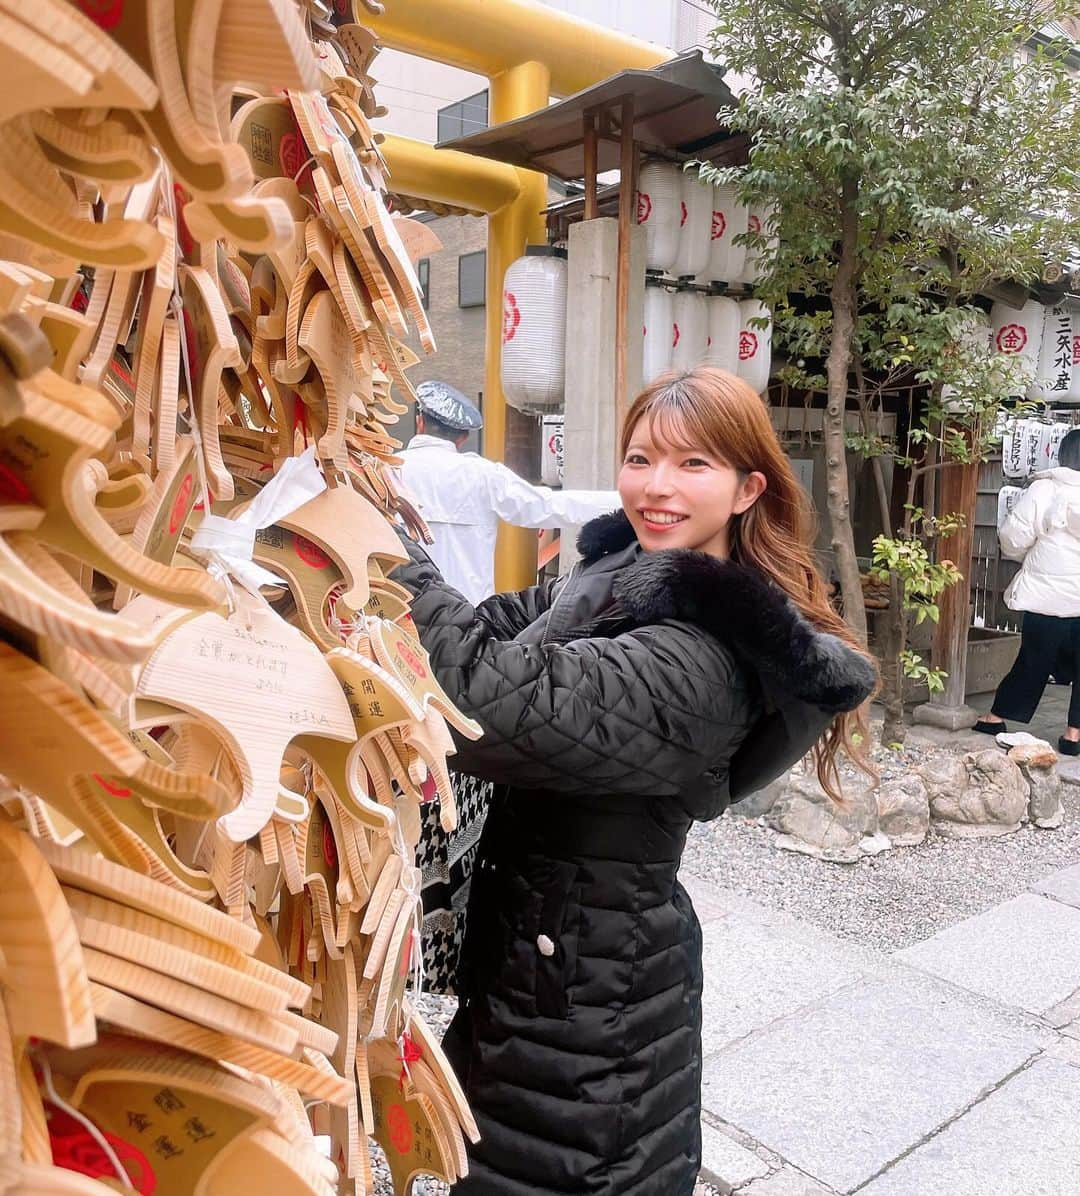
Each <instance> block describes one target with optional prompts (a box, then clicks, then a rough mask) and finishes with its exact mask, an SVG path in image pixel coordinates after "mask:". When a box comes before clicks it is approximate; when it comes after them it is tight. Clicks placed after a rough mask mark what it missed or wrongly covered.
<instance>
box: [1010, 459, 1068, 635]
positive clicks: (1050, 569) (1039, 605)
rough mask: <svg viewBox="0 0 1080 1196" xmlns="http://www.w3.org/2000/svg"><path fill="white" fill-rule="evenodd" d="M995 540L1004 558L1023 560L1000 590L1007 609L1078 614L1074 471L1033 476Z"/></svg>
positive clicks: (1060, 617) (1058, 469)
mask: <svg viewBox="0 0 1080 1196" xmlns="http://www.w3.org/2000/svg"><path fill="white" fill-rule="evenodd" d="M998 536H999V538H1000V540H1001V550H1002V552H1003V553H1004V555H1005V556H1007V557H1010V558H1011V559H1012V560H1014V561H1022V562H1023V564H1022V565H1021V566H1020V572H1019V573H1018V574H1017V575H1016V576H1015V577H1014V578H1013V579H1012V581H1011V582H1010V583H1009V588H1008V589H1007V590H1006V591H1005V602H1006V603H1007V605H1008V606H1009V607H1010V608H1011V609H1012V610H1029V611H1034V612H1036V613H1037V614H1040V615H1054V616H1056V617H1057V618H1059V619H1062V618H1075V617H1077V616H1080V471H1078V470H1075V469H1066V468H1064V467H1059V468H1057V469H1049V470H1047V471H1046V472H1045V473H1040V474H1039V475H1037V480H1036V481H1034V482H1032V484H1031V485H1030V486H1029V487H1028V488H1027V489H1026V490H1025V491H1024V493H1023V494H1022V495H1021V496H1020V498H1019V500H1018V501H1017V503H1016V506H1015V507H1013V509H1012V511H1010V512H1009V516H1008V518H1007V519H1006V520H1005V522H1004V523H1003V524H1002V525H1001V530H1000V531H999V532H998Z"/></svg>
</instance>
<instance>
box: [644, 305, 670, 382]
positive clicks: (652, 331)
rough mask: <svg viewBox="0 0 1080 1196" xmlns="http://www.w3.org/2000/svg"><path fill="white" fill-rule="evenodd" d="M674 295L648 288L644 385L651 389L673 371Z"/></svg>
mask: <svg viewBox="0 0 1080 1196" xmlns="http://www.w3.org/2000/svg"><path fill="white" fill-rule="evenodd" d="M674 309H675V296H674V295H673V294H672V293H671V292H670V291H669V290H666V289H665V288H664V287H646V288H645V327H644V328H643V330H642V331H643V332H644V334H645V352H644V356H643V359H642V367H641V374H642V382H643V383H644V384H645V385H646V386H648V385H649V383H650V382H654V381H655V380H656V379H657V378H659V377H660V375H661V374H663V373H666V372H667V371H668V370H669V369H671V342H672V340H673V339H674V330H675V316H674Z"/></svg>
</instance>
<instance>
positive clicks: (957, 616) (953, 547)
mask: <svg viewBox="0 0 1080 1196" xmlns="http://www.w3.org/2000/svg"><path fill="white" fill-rule="evenodd" d="M978 485H979V462H978V461H973V462H972V463H971V464H970V465H960V464H956V465H946V466H944V467H943V468H942V470H941V477H940V479H939V486H938V511H939V513H940V514H942V515H953V514H956V515H963V517H964V526H963V527H962V528H960V530H959V531H957V532H956V533H954V534H953V535H951V536H948V537H947V538H945V539H943V540H942V541H941V543H940V545H939V547H938V560H939V561H943V560H949V561H952V562H953V564H954V565H955V566H956V567H957V569H959V570H960V572H961V574H962V575H963V577H962V580H961V581H958V582H957V583H956V584H955V585H952V586H949V588H948V589H947V590H945V591H944V593H943V594H942V600H941V607H940V609H941V617H940V619H939V620H938V625H937V631H936V633H935V635H934V647H933V652H932V653H931V663H932V664H933V667H934V668H936V669H944V670H945V672H946V673H947V674H948V675H947V677H946V678H945V689H944V691H943V692H942V693H939V694H931V696H930V701H929V702H927V703H925V704H924V705H922V706H919V707H917V708H916V709H915V712H914V715H913V717H914V720H915V722H917V723H929V724H930V725H932V726H937V727H947V728H948V729H949V730H951V731H958V730H960V729H962V728H963V727H969V726H971V725H972V723H973V722H974V721H975V718H976V712H975V710H974V709H972V707H970V706H968V705H967V703H966V702H965V701H964V698H965V696H966V693H967V638H968V628H969V627H970V625H971V552H972V547H973V545H974V542H975V501H976V497H977V491H978Z"/></svg>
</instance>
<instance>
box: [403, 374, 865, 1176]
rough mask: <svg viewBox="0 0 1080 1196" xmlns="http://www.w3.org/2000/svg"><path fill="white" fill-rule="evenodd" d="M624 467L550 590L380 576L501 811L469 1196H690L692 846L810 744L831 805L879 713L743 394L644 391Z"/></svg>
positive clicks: (469, 955) (477, 987) (720, 386)
mask: <svg viewBox="0 0 1080 1196" xmlns="http://www.w3.org/2000/svg"><path fill="white" fill-rule="evenodd" d="M622 454H623V465H622V469H621V472H620V475H619V493H620V497H621V499H622V503H623V510H622V511H621V512H618V513H616V514H614V515H608V516H603V517H601V518H600V519H597V520H594V521H593V522H592V523H590V524H588V525H586V527H585V529H584V531H583V532H582V535H581V538H580V540H579V548H580V549H581V554H582V557H583V561H582V563H581V564H580V565H578V566H576V567H575V569H574V570H573V572H572V573H571V574H570V576H569V577H568V578H566V579H563V580H561V581H557V582H553V583H549V584H547V585H544V586H539V587H536V588H533V589H529V590H524V591H522V592H521V593H519V594H501V595H495V596H494V597H492V598H489V599H487V600H486V601H485V602H483V603H482V604H481V605H480V606H479V607H477V608H475V609H474V608H473V607H472V606H470V605H469V604H468V603H467V602H466V601H465V600H464V599H462V598H461V597H460V595H458V594H456V593H455V592H454V591H453V590H451V589H449V588H448V587H447V586H446V585H445V584H444V583H443V582H442V580H441V578H440V577H439V576H438V573H437V572H436V571H435V569H434V567H433V566H432V565H431V564H430V562H427V561H426V559H424V558H423V554H422V553H420V552H419V550H416V549H415V548H413V549H412V550H411V551H412V552H413V557H414V560H413V563H412V564H411V565H406V566H403V567H402V568H401V569H400V570H399V571H398V573H397V575H396V576H397V577H398V579H399V580H401V581H403V582H404V583H405V584H406V585H407V586H409V587H410V588H411V589H412V591H413V593H414V594H415V599H414V603H413V608H412V609H413V617H414V619H415V620H416V624H417V627H418V628H419V630H420V635H421V639H422V640H423V642H424V645H425V646H426V648H427V650H428V652H429V653H430V656H431V661H432V665H433V667H434V669H435V672H436V673H437V675H438V677H439V680H440V681H441V682H442V684H443V685H444V686H445V687H446V689H447V690H448V691H449V693H450V695H451V697H452V698H453V699H454V700H455V701H456V702H457V703H458V704H459V705H460V706H461V708H462V709H463V710H465V711H467V712H468V713H469V714H470V715H472V716H473V717H474V718H476V719H477V720H479V721H480V723H481V724H482V725H483V727H484V732H485V734H484V738H483V739H482V740H479V741H477V742H476V743H464V742H462V743H461V744H459V754H458V756H456V757H455V765H456V766H457V767H459V768H461V769H463V770H464V771H466V772H473V773H476V774H478V775H481V776H484V777H487V778H490V779H491V780H493V781H495V782H496V785H497V787H496V798H495V800H494V802H493V806H492V810H491V813H490V815H489V818H488V823H487V826H486V827H485V829H484V833H483V836H482V839H481V846H480V862H479V864H478V871H477V873H476V874H475V875H474V878H473V888H472V895H471V899H470V904H469V924H468V930H467V935H466V945H465V954H464V961H463V967H464V969H465V971H464V976H463V977H462V980H461V986H460V989H459V991H460V992H461V993H462V995H463V1000H462V1003H461V1006H460V1009H459V1011H458V1014H457V1017H456V1018H455V1019H454V1022H453V1024H452V1026H451V1028H450V1031H449V1033H448V1036H447V1043H446V1045H447V1049H448V1052H449V1054H450V1057H451V1060H452V1061H453V1063H454V1065H455V1068H456V1069H457V1070H458V1071H459V1074H460V1075H461V1077H462V1080H463V1083H464V1085H465V1089H466V1092H467V1095H468V1097H469V1100H470V1103H471V1104H472V1107H473V1111H474V1113H475V1114H476V1118H477V1121H478V1123H479V1126H480V1131H481V1134H482V1139H481V1141H480V1142H479V1144H478V1145H476V1146H475V1147H474V1148H473V1150H472V1152H471V1154H470V1174H469V1177H468V1178H467V1179H466V1180H464V1181H463V1182H462V1183H461V1185H460V1187H459V1189H457V1190H459V1191H460V1192H461V1193H463V1194H468V1196H526V1193H527V1194H528V1196H540V1194H542V1193H552V1194H554V1193H565V1194H575V1196H579V1194H580V1196H690V1193H691V1192H692V1190H693V1187H694V1182H695V1178H696V1176H697V1171H698V1165H699V1162H700V1145H701V1144H700V1126H699V1111H700V1084H701V1034H700V1029H701V983H702V968H701V932H700V928H699V926H698V923H697V919H696V917H695V916H694V911H693V908H692V907H691V905H690V901H689V899H688V897H687V895H686V893H685V892H684V890H683V889H682V887H681V886H680V885H679V884H678V882H677V881H676V879H675V876H676V872H677V870H678V867H679V859H680V856H681V854H682V850H683V844H684V842H685V839H686V834H687V831H688V830H689V827H690V824H691V822H692V821H693V820H694V819H695V818H698V819H708V818H715V817H716V816H717V815H718V814H720V813H721V812H722V811H723V809H724V808H725V807H726V806H727V804H728V803H729V801H731V800H734V799H737V798H739V797H742V796H745V795H747V794H748V793H751V792H753V791H754V790H756V789H758V788H760V787H761V786H762V785H764V784H766V783H767V782H769V781H770V780H772V779H773V778H774V777H776V776H777V775H778V774H779V773H781V772H782V771H783V770H784V769H785V768H787V767H788V766H790V765H791V764H792V763H793V762H794V761H795V760H797V759H799V758H800V757H801V756H802V755H803V754H804V753H805V752H806V751H808V750H809V749H810V748H811V747H812V746H814V745H815V744H817V748H816V751H817V761H818V772H819V775H820V776H821V777H822V778H823V780H824V781H825V782H826V783H827V784H828V785H829V787H830V788H831V789H833V791H834V792H835V787H836V785H835V783H836V769H835V756H836V751H837V749H838V748H839V747H840V746H841V744H842V743H845V742H850V734H851V731H852V729H853V725H854V723H853V717H852V716H851V715H849V714H845V713H844V712H848V711H853V710H855V709H856V708H857V707H858V706H859V705H860V704H861V703H862V702H863V701H864V700H865V699H866V697H867V696H868V695H869V693H870V692H871V690H872V688H873V686H874V681H875V674H874V669H873V666H872V665H871V664H870V663H869V661H868V660H867V659H866V658H865V657H863V656H862V655H861V654H860V653H858V652H857V651H856V650H854V649H853V648H852V647H850V646H849V645H848V643H847V642H845V641H847V640H848V636H847V632H846V630H845V629H844V627H843V624H842V623H841V621H840V620H839V619H838V618H837V617H836V615H835V614H834V613H833V611H832V610H831V608H830V607H829V605H828V603H827V601H826V599H825V596H824V587H823V585H822V581H821V578H820V577H819V576H818V573H817V571H816V569H815V568H814V565H813V563H812V558H811V550H810V536H809V520H808V518H807V513H806V509H805V505H804V500H803V497H802V493H801V491H800V488H799V485H798V483H797V481H796V479H795V477H794V475H793V473H792V471H791V468H790V466H789V465H788V462H787V459H786V458H785V456H784V454H783V452H782V451H781V449H780V446H779V444H778V442H777V439H776V435H775V433H774V432H773V430H772V428H771V426H770V424H769V417H768V413H767V411H766V408H765V406H764V404H763V403H762V402H761V400H760V398H759V397H758V396H757V395H756V394H755V393H754V392H753V391H752V390H750V388H749V387H747V386H746V384H745V383H743V382H741V381H739V380H738V379H737V378H734V377H732V376H731V375H729V374H725V373H722V372H720V371H718V370H711V369H698V370H694V371H692V372H691V373H688V374H683V375H681V376H674V375H669V376H668V377H666V378H663V379H660V380H659V381H657V382H655V383H653V384H652V385H651V386H650V387H649V388H648V389H647V390H645V391H644V392H643V393H642V394H641V395H640V396H639V397H638V399H637V400H636V401H635V403H634V404H633V406H632V407H631V409H630V412H629V414H628V417H627V420H626V426H625V429H624V432H623V437H622ZM785 595H786V596H785Z"/></svg>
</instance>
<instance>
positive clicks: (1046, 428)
mask: <svg viewBox="0 0 1080 1196" xmlns="http://www.w3.org/2000/svg"><path fill="white" fill-rule="evenodd" d="M1071 430H1072V429H1071V428H1070V427H1069V425H1068V424H1040V425H1039V450H1038V458H1037V460H1036V463H1035V469H1036V472H1038V471H1039V470H1043V469H1056V468H1057V464H1058V453H1059V452H1060V451H1061V442H1062V441H1063V440H1064V439H1065V437H1066V436H1067V435H1068V434H1069V432H1070V431H1071Z"/></svg>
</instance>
